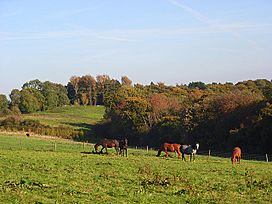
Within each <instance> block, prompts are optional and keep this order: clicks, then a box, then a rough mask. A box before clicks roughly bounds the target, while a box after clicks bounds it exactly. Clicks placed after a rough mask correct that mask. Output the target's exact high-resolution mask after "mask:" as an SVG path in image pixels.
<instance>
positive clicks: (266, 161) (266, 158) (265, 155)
mask: <svg viewBox="0 0 272 204" xmlns="http://www.w3.org/2000/svg"><path fill="white" fill-rule="evenodd" d="M265 157H266V162H268V155H267V154H265Z"/></svg>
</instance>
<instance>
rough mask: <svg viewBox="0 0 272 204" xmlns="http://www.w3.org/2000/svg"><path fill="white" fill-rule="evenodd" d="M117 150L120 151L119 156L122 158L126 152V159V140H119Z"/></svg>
mask: <svg viewBox="0 0 272 204" xmlns="http://www.w3.org/2000/svg"><path fill="white" fill-rule="evenodd" d="M119 149H120V154H121V155H122V156H125V152H126V157H127V149H128V140H127V139H126V138H125V139H123V140H119Z"/></svg>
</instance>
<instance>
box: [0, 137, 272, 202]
mask: <svg viewBox="0 0 272 204" xmlns="http://www.w3.org/2000/svg"><path fill="white" fill-rule="evenodd" d="M55 144H56V149H55ZM92 150H93V145H91V144H88V145H83V143H74V142H70V141H66V140H60V139H52V138H51V139H41V138H32V137H30V138H26V137H22V136H21V137H19V136H15V135H4V134H0V175H1V176H0V203H271V202H272V197H271V194H272V192H271V191H272V164H271V163H265V162H255V161H244V160H242V163H241V164H240V165H237V166H232V165H231V162H230V159H223V158H216V157H211V159H210V160H209V161H208V160H207V157H204V156H197V160H196V162H194V163H191V162H182V161H180V160H178V158H177V157H176V156H175V155H174V154H171V156H172V157H171V158H169V159H165V158H164V157H163V156H162V157H156V156H155V155H156V152H155V151H152V150H151V151H149V152H146V151H145V150H139V149H138V150H135V149H129V157H128V158H124V157H121V156H117V155H115V151H114V150H113V149H109V154H108V155H97V154H91V151H92Z"/></svg>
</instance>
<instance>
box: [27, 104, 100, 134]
mask: <svg viewBox="0 0 272 204" xmlns="http://www.w3.org/2000/svg"><path fill="white" fill-rule="evenodd" d="M104 112H105V107H103V106H66V107H60V108H55V109H54V110H51V111H43V112H36V113H32V114H25V115H22V117H23V118H25V119H35V120H39V121H40V122H41V123H42V124H45V125H51V126H61V125H62V126H70V127H74V128H76V129H85V130H88V129H90V127H89V126H90V125H92V124H95V123H96V122H97V121H100V120H101V119H102V117H103V115H104Z"/></svg>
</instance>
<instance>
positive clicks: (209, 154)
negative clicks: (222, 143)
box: [208, 149, 211, 160]
mask: <svg viewBox="0 0 272 204" xmlns="http://www.w3.org/2000/svg"><path fill="white" fill-rule="evenodd" d="M210 156H211V150H210V149H209V153H208V160H210Z"/></svg>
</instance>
